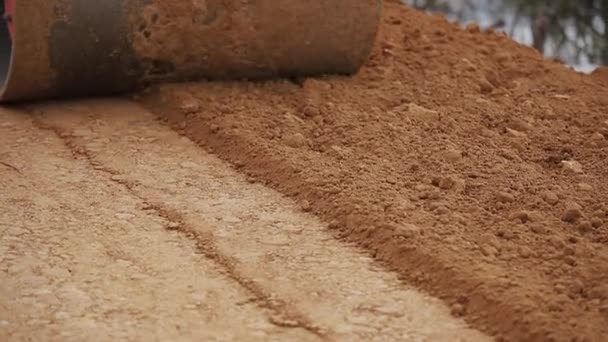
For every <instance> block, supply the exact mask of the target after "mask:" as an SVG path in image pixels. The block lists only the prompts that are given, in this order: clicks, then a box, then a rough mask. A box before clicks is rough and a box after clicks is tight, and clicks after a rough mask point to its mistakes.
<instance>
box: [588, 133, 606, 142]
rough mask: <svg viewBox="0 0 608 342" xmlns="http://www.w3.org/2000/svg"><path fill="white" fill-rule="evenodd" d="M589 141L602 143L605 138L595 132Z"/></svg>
mask: <svg viewBox="0 0 608 342" xmlns="http://www.w3.org/2000/svg"><path fill="white" fill-rule="evenodd" d="M590 140H591V141H596V142H602V141H605V140H606V137H605V136H604V135H603V134H602V133H600V132H596V133H594V134H593V135H592V136H591V138H590Z"/></svg>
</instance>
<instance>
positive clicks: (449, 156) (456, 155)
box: [444, 150, 462, 163]
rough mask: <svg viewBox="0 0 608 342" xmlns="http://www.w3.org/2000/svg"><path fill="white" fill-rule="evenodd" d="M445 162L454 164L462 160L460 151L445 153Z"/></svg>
mask: <svg viewBox="0 0 608 342" xmlns="http://www.w3.org/2000/svg"><path fill="white" fill-rule="evenodd" d="M444 157H445V160H446V161H447V162H450V163H456V162H457V161H459V160H461V159H462V151H459V150H448V151H447V152H446V153H445V156H444Z"/></svg>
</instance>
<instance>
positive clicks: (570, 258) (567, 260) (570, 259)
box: [564, 256, 576, 266]
mask: <svg viewBox="0 0 608 342" xmlns="http://www.w3.org/2000/svg"><path fill="white" fill-rule="evenodd" d="M564 262H565V263H566V264H568V265H570V266H575V265H576V259H574V257H573V256H567V257H564Z"/></svg>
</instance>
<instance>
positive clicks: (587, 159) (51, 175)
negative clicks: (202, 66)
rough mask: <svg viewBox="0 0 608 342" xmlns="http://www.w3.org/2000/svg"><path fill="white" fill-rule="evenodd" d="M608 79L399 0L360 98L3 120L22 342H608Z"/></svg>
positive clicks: (227, 102) (1, 232)
mask: <svg viewBox="0 0 608 342" xmlns="http://www.w3.org/2000/svg"><path fill="white" fill-rule="evenodd" d="M607 157H608V75H607V74H606V70H605V69H600V70H598V71H597V72H595V73H594V74H592V75H583V74H578V73H576V72H574V71H572V70H570V69H568V68H567V67H565V66H564V65H562V64H560V63H558V62H555V61H548V60H545V59H543V58H542V56H540V55H539V54H537V53H536V52H535V51H534V50H532V49H530V48H527V47H524V46H521V45H518V44H516V43H514V42H513V41H511V40H509V39H508V38H507V37H505V36H502V35H498V34H496V33H494V32H483V31H481V30H480V29H479V28H478V27H475V26H470V27H467V28H466V29H462V28H459V27H457V26H456V25H454V24H450V23H448V22H447V21H446V20H445V19H443V18H441V17H433V16H429V15H426V14H423V13H421V12H417V11H414V10H411V9H409V8H408V7H406V6H404V5H401V4H399V3H397V2H396V1H387V2H386V7H385V9H384V17H383V23H382V26H381V28H380V32H379V35H378V40H377V44H376V46H375V49H374V51H373V53H372V55H371V58H370V60H369V62H368V63H367V65H366V66H365V67H364V68H363V69H362V70H361V71H360V73H358V74H357V75H355V76H353V77H326V78H318V79H293V80H276V81H269V82H214V83H205V82H199V83H192V84H179V85H177V84H165V85H161V86H158V87H154V88H150V89H148V90H147V91H145V92H143V93H141V94H138V95H136V96H135V97H134V98H132V99H116V98H113V99H104V100H75V101H69V102H60V103H46V104H30V105H22V106H17V107H12V108H6V107H5V108H2V109H1V110H0V208H1V210H0V340H2V341H5V340H6V341H20V340H44V341H83V340H117V339H119V340H156V339H158V340H219V341H231V340H247V341H249V340H260V341H268V340H277V341H309V340H311V341H313V340H314V341H317V340H321V341H370V340H377V341H490V340H505V341H606V340H608V182H607V180H608V159H607Z"/></svg>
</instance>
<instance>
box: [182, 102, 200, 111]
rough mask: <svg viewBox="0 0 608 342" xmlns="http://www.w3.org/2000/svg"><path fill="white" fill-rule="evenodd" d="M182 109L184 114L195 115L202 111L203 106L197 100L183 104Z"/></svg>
mask: <svg viewBox="0 0 608 342" xmlns="http://www.w3.org/2000/svg"><path fill="white" fill-rule="evenodd" d="M180 109H181V110H182V112H183V113H184V114H193V113H196V112H198V111H199V110H200V109H201V104H200V102H198V101H197V100H196V99H189V100H185V101H184V102H182V104H181V105H180Z"/></svg>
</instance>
